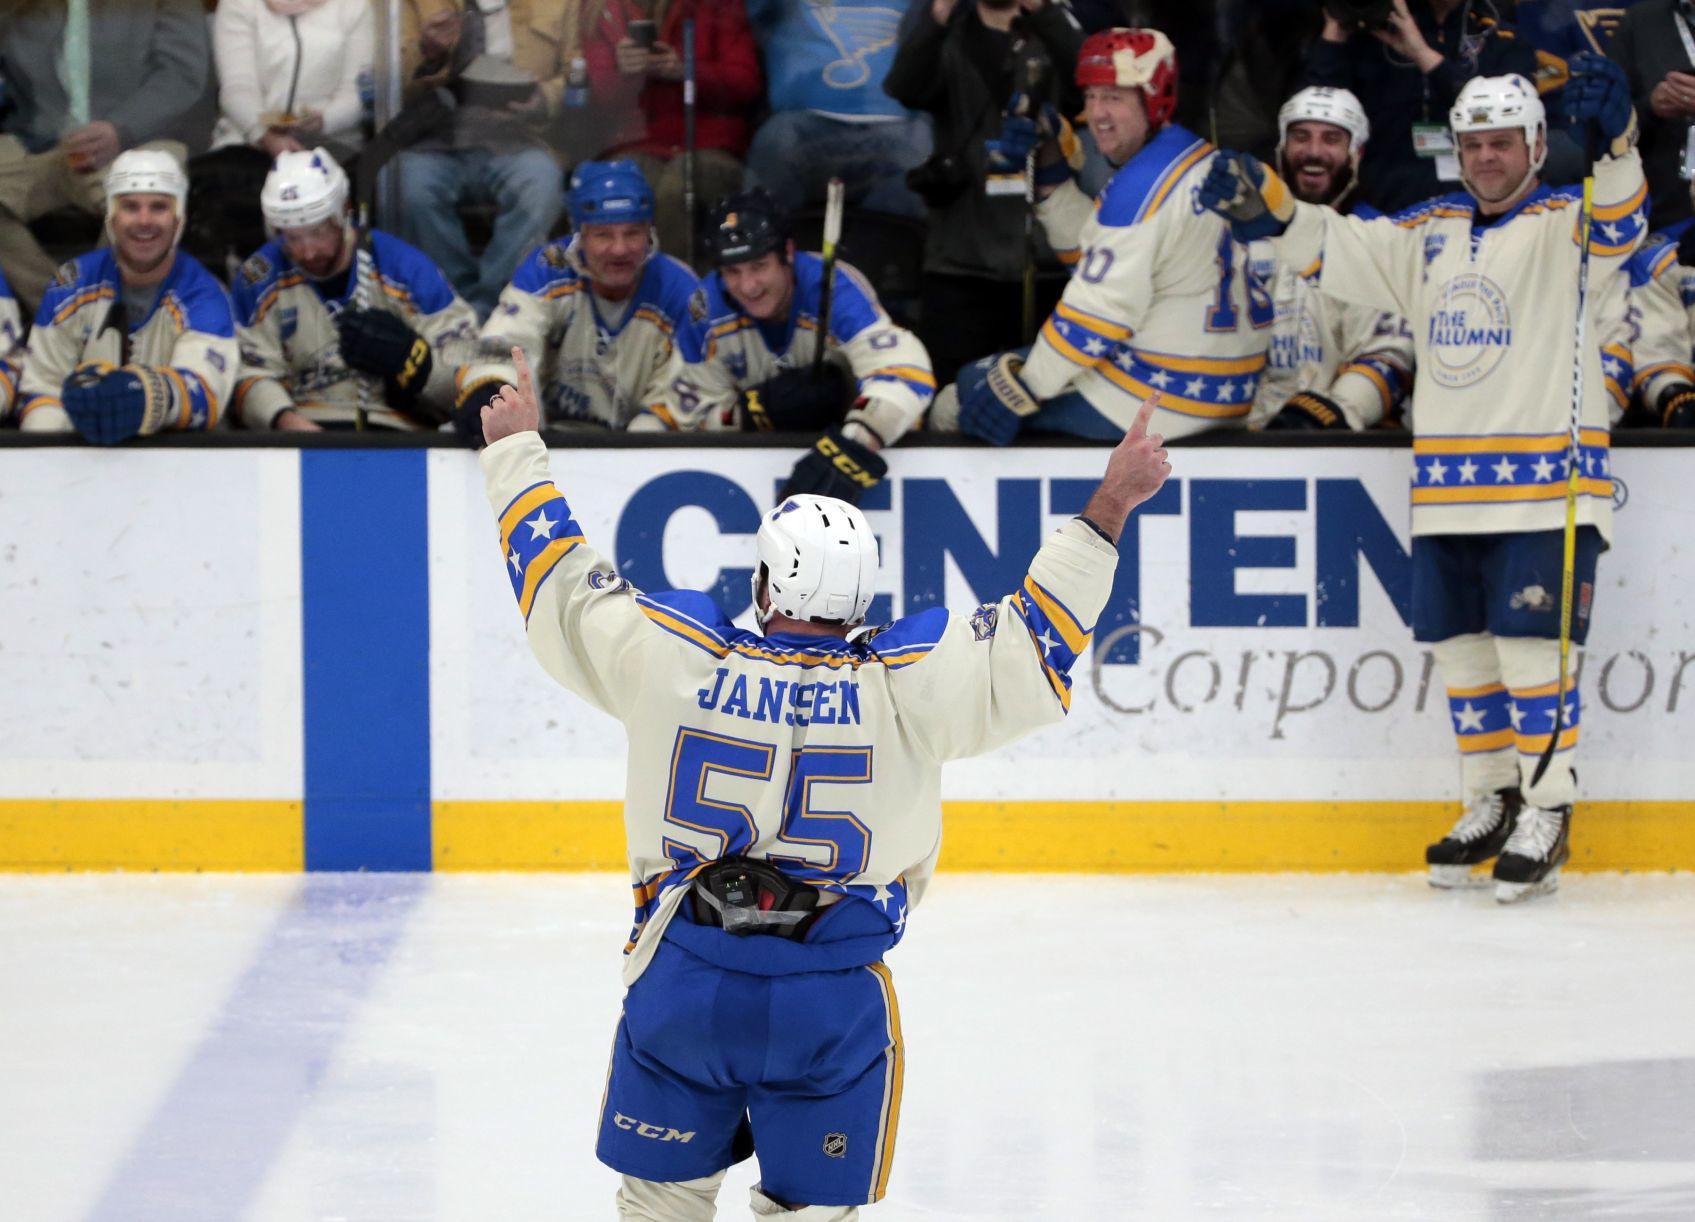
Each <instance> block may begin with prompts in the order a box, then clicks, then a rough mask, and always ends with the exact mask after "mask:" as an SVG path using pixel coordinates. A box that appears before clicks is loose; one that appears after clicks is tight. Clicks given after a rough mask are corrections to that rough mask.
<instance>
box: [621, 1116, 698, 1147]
mask: <svg viewBox="0 0 1695 1222" xmlns="http://www.w3.org/2000/svg"><path fill="white" fill-rule="evenodd" d="M612 1123H613V1124H615V1125H617V1126H618V1127H619V1128H621V1129H623V1130H624V1131H626V1132H629V1133H634V1134H635V1135H636V1136H637V1137H650V1138H652V1139H653V1140H654V1141H680V1142H684V1143H687V1142H691V1141H693V1140H694V1133H693V1132H692V1131H691V1132H688V1133H679V1132H677V1130H676V1129H668V1128H666V1127H664V1126H663V1125H658V1124H647V1123H644V1122H643V1121H640V1120H637V1119H635V1118H634V1117H631V1116H626V1115H624V1113H623V1112H618V1113H616V1114H615V1115H614V1116H613V1117H612Z"/></svg>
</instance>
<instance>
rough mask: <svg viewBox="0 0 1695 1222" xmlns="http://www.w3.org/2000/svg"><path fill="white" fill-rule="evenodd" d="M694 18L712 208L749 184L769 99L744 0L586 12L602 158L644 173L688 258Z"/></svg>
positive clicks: (698, 169)
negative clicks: (687, 122) (687, 86)
mask: <svg viewBox="0 0 1695 1222" xmlns="http://www.w3.org/2000/svg"><path fill="white" fill-rule="evenodd" d="M685 20H689V21H693V22H694V27H695V34H694V39H695V42H694V46H695V150H696V151H695V158H694V168H695V199H696V200H698V201H701V202H703V203H704V202H705V201H709V200H715V199H718V198H720V197H721V196H724V195H728V194H729V193H730V192H732V191H734V190H735V189H736V188H737V187H738V186H739V185H740V184H741V180H742V162H741V159H742V157H744V156H745V155H746V153H747V142H748V112H749V111H750V110H751V109H752V107H753V104H754V102H755V101H756V100H757V99H758V97H759V56H758V52H757V50H756V48H755V47H754V43H753V33H752V31H751V30H749V29H748V24H747V11H746V10H745V9H744V8H743V7H742V0H587V2H586V3H585V5H584V7H583V55H584V57H585V58H586V59H587V60H588V68H589V82H590V96H591V97H592V98H593V99H594V106H593V110H592V111H591V113H592V114H593V115H595V116H596V117H597V118H598V117H599V116H602V115H606V116H607V117H608V119H609V121H610V123H611V127H610V129H609V130H608V132H607V133H606V134H607V135H608V136H609V137H610V139H608V140H606V141H605V142H604V143H602V144H600V146H599V148H600V152H599V153H598V154H597V156H599V157H601V158H621V159H624V160H628V161H633V162H635V163H636V165H637V166H638V167H639V168H640V169H641V172H642V173H643V175H645V176H646V178H647V180H648V181H649V182H651V183H652V184H653V192H654V194H655V196H656V197H657V204H656V207H657V213H656V216H657V224H658V229H659V245H660V248H661V249H663V250H668V251H671V252H673V253H675V254H679V255H680V254H681V253H682V252H683V251H684V250H686V249H687V248H688V243H689V239H690V237H691V236H692V234H693V230H694V223H695V218H694V217H691V216H687V215H685V210H684V206H683V203H684V201H683V197H684V182H683V170H684V165H683V158H681V157H680V156H678V154H679V153H681V152H682V151H683V22H684V21H685ZM632 21H639V22H646V23H647V25H648V27H650V29H649V33H650V34H652V36H653V41H652V42H651V44H649V45H645V46H644V45H643V44H642V42H640V41H638V40H637V39H635V38H632V37H631V32H630V23H631V22H632ZM639 28H640V27H638V29H639ZM481 427H482V426H481V424H480V423H479V425H478V428H481Z"/></svg>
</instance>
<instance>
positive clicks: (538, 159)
mask: <svg viewBox="0 0 1695 1222" xmlns="http://www.w3.org/2000/svg"><path fill="white" fill-rule="evenodd" d="M457 5H458V0H405V3H404V5H403V6H402V9H401V38H402V43H401V52H402V55H403V64H402V71H403V75H404V76H405V78H406V80H407V81H408V82H409V88H410V89H411V90H412V91H413V93H414V94H416V93H417V91H419V90H427V89H434V88H437V87H441V86H449V87H451V88H452V89H453V90H454V91H455V93H456V96H457V99H458V109H457V110H456V111H455V112H454V115H453V119H452V121H451V122H450V123H448V124H447V127H448V130H447V131H445V132H440V133H432V134H430V135H428V136H426V137H425V138H424V139H423V140H421V141H419V142H418V143H417V144H415V145H413V147H412V148H410V149H408V150H407V151H406V152H404V153H402V154H400V156H399V158H398V161H399V165H400V174H399V180H400V193H401V197H402V198H403V199H404V200H405V201H406V206H405V208H404V209H403V210H402V212H401V230H402V236H403V237H405V238H406V239H407V240H408V241H410V242H411V243H412V244H413V245H415V246H417V247H418V248H419V249H421V250H422V251H423V252H424V253H425V254H427V255H429V256H430V258H431V259H432V260H433V261H434V262H435V264H436V265H437V266H438V267H440V268H441V269H442V271H443V272H444V273H446V275H447V278H448V280H449V281H450V282H451V283H452V284H453V286H454V287H455V288H456V289H457V290H458V291H459V293H460V294H461V295H462V296H463V297H464V298H465V299H466V300H467V301H469V302H470V303H471V305H472V307H473V308H474V309H476V311H477V314H478V316H479V317H486V316H487V314H488V312H489V311H490V310H492V309H493V308H494V302H495V299H496V298H497V297H498V296H499V295H500V290H501V289H503V288H505V287H506V282H507V281H508V280H510V279H511V278H512V272H513V271H514V270H515V269H516V268H517V266H518V262H519V260H521V259H522V258H523V257H524V256H525V255H526V254H527V253H529V251H531V250H532V249H534V248H535V247H536V246H537V245H539V244H540V243H541V242H542V241H543V240H544V239H545V238H546V237H547V235H548V231H549V230H550V229H552V227H553V223H554V221H556V220H557V219H558V218H559V213H560V212H561V211H562V209H563V207H564V192H563V191H562V190H561V187H562V186H563V175H562V173H561V170H560V166H559V163H558V161H557V160H556V159H555V157H554V155H553V153H552V152H551V151H550V149H549V148H548V145H547V140H546V130H547V125H548V121H549V117H550V116H551V115H553V114H554V113H555V112H557V110H558V108H559V103H560V100H561V98H562V96H563V94H564V91H565V73H566V71H567V69H568V67H569V65H570V61H571V59H572V57H573V56H574V55H575V51H576V45H577V23H576V8H575V7H574V6H570V5H565V4H558V3H555V4H551V5H547V4H543V3H542V2H541V0H511V3H509V4H499V5H497V6H496V7H493V8H490V9H487V10H485V9H482V8H480V7H479V6H478V5H476V4H471V5H470V6H469V7H467V8H460V7H457ZM473 201H478V202H486V203H492V204H493V205H494V206H495V209H496V211H495V217H494V226H493V233H492V235H491V236H490V238H489V241H488V246H487V248H486V249H485V250H484V251H483V253H482V256H481V257H480V258H479V257H478V256H476V255H474V254H473V253H472V252H471V243H470V239H469V238H468V237H467V235H466V233H465V227H464V224H463V223H462V221H461V220H460V217H459V205H460V204H462V203H467V202H473Z"/></svg>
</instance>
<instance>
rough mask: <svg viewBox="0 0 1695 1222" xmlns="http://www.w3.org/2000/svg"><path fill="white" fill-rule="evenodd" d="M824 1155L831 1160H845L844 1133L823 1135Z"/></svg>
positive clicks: (845, 1136)
mask: <svg viewBox="0 0 1695 1222" xmlns="http://www.w3.org/2000/svg"><path fill="white" fill-rule="evenodd" d="M824 1153H825V1154H827V1155H829V1156H830V1157H831V1158H846V1157H847V1134H846V1133H826V1134H824Z"/></svg>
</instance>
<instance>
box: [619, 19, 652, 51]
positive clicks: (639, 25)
mask: <svg viewBox="0 0 1695 1222" xmlns="http://www.w3.org/2000/svg"><path fill="white" fill-rule="evenodd" d="M624 29H625V32H626V33H628V34H629V36H630V41H631V42H633V43H635V44H636V46H638V47H640V48H641V49H642V50H644V51H651V50H652V49H653V44H654V43H655V42H657V41H658V39H659V24H658V23H657V22H653V21H643V20H636V21H632V22H630V23H628V24H627V25H626V26H625V27H624Z"/></svg>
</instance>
